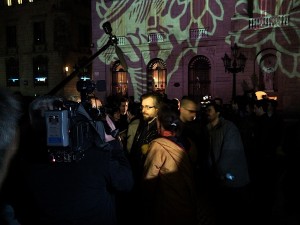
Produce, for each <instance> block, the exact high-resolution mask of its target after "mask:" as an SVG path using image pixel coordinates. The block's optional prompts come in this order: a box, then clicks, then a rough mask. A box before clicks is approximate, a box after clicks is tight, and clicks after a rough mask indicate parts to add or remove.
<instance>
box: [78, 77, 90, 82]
mask: <svg viewBox="0 0 300 225" xmlns="http://www.w3.org/2000/svg"><path fill="white" fill-rule="evenodd" d="M90 79H91V78H89V77H87V76H82V77H80V80H83V81H87V80H90Z"/></svg>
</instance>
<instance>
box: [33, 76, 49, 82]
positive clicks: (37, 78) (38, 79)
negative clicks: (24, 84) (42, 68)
mask: <svg viewBox="0 0 300 225" xmlns="http://www.w3.org/2000/svg"><path fill="white" fill-rule="evenodd" d="M35 79H36V80H37V81H39V82H46V80H47V77H36V78H35Z"/></svg>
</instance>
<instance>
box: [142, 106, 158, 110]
mask: <svg viewBox="0 0 300 225" xmlns="http://www.w3.org/2000/svg"><path fill="white" fill-rule="evenodd" d="M152 108H156V107H155V106H149V105H141V109H147V110H149V109H152Z"/></svg>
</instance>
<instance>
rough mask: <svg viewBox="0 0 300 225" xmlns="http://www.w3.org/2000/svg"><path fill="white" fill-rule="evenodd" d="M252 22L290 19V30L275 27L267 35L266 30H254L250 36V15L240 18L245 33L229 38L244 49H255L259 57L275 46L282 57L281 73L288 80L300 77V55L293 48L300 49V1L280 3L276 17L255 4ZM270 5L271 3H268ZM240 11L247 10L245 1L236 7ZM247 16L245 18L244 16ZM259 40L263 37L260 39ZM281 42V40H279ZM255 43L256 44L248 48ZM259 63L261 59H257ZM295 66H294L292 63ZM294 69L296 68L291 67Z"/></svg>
mask: <svg viewBox="0 0 300 225" xmlns="http://www.w3.org/2000/svg"><path fill="white" fill-rule="evenodd" d="M253 2H254V7H253V12H254V13H253V18H259V17H268V16H270V17H272V16H274V15H289V24H288V28H289V29H286V28H284V27H273V28H268V29H270V30H269V31H268V32H267V33H266V32H265V30H264V29H257V30H253V31H252V32H250V33H249V31H248V30H249V28H248V25H249V23H248V21H249V17H248V16H247V14H240V15H239V16H238V17H237V18H236V20H239V21H237V22H238V23H241V24H245V26H244V27H243V28H242V30H243V32H237V33H230V34H229V35H228V37H227V42H228V43H229V40H230V38H232V36H234V41H235V42H236V43H237V44H238V45H239V46H241V47H244V48H255V49H256V52H257V53H258V52H259V51H261V50H262V49H264V48H265V47H266V46H270V45H272V47H273V48H274V49H277V50H278V52H280V54H278V55H279V56H280V57H281V60H278V69H280V70H281V71H282V72H283V73H284V74H286V75H287V76H288V77H300V67H299V66H298V64H299V63H298V62H299V57H300V52H299V49H298V48H295V47H294V46H300V33H299V30H300V1H292V0H278V1H273V2H276V5H275V6H274V7H273V9H275V11H274V12H273V13H274V15H272V14H270V13H268V12H267V11H266V10H264V9H263V8H262V7H261V6H260V5H259V4H258V2H259V1H253ZM266 3H268V4H269V3H270V1H266ZM236 9H237V11H238V10H239V9H247V3H246V1H245V0H239V1H238V2H237V4H236ZM243 15H244V16H243ZM257 37H261V38H260V39H257ZM279 38H280V39H279ZM249 43H253V44H249ZM257 60H259V58H258V59H257ZM291 62H292V63H291ZM291 64H292V65H294V66H291Z"/></svg>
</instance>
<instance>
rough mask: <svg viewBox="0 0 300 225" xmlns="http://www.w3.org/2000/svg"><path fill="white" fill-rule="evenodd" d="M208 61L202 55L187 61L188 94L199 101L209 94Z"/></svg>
mask: <svg viewBox="0 0 300 225" xmlns="http://www.w3.org/2000/svg"><path fill="white" fill-rule="evenodd" d="M210 68H211V66H210V62H209V59H208V58H207V57H205V56H203V55H199V56H195V57H194V58H192V59H191V61H190V63H189V71H188V76H189V77H188V95H189V96H190V97H193V98H194V100H195V101H197V102H199V101H201V100H202V98H203V96H207V95H210V82H211V81H210Z"/></svg>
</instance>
